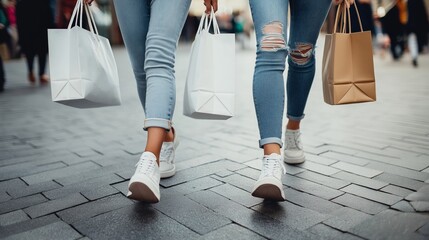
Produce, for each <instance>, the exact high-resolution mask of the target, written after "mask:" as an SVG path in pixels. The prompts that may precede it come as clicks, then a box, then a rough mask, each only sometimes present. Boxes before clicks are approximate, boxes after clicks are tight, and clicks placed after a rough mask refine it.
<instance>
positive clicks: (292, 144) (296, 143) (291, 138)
mask: <svg viewBox="0 0 429 240" xmlns="http://www.w3.org/2000/svg"><path fill="white" fill-rule="evenodd" d="M299 136H300V133H297V134H286V136H285V138H286V148H287V149H299V150H301V142H300V138H299Z"/></svg>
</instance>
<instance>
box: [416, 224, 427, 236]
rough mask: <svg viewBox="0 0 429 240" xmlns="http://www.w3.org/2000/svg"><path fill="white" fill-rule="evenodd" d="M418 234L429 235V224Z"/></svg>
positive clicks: (420, 229)
mask: <svg viewBox="0 0 429 240" xmlns="http://www.w3.org/2000/svg"><path fill="white" fill-rule="evenodd" d="M418 233H420V234H423V235H429V223H426V224H425V225H424V226H423V227H421V228H419V230H418Z"/></svg>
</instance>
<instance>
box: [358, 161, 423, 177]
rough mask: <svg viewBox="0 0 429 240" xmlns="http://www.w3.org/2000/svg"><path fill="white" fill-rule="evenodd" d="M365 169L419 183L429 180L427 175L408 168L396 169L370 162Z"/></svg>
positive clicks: (388, 165) (391, 166) (395, 167)
mask: <svg viewBox="0 0 429 240" xmlns="http://www.w3.org/2000/svg"><path fill="white" fill-rule="evenodd" d="M366 167H368V168H372V169H377V170H380V171H383V172H386V173H391V174H394V175H398V176H402V177H407V178H411V179H415V180H419V181H426V180H428V179H429V173H426V172H419V171H414V170H410V169H408V168H403V167H398V166H394V165H391V164H385V163H380V162H371V163H370V164H368V165H367V166H366Z"/></svg>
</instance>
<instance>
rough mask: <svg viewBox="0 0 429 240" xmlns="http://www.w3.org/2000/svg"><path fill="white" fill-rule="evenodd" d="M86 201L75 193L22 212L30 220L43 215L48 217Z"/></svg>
mask: <svg viewBox="0 0 429 240" xmlns="http://www.w3.org/2000/svg"><path fill="white" fill-rule="evenodd" d="M87 201H88V200H87V199H86V198H85V197H83V196H82V195H80V194H79V193H75V194H72V195H68V196H67V197H65V198H60V199H55V200H50V201H47V202H44V203H40V204H37V205H33V206H30V207H28V208H25V209H24V211H25V212H26V213H27V214H28V215H29V216H30V217H31V218H37V217H40V216H44V215H48V214H51V213H54V212H57V211H60V210H62V209H66V208H69V207H73V206H76V205H79V204H82V203H84V202H87Z"/></svg>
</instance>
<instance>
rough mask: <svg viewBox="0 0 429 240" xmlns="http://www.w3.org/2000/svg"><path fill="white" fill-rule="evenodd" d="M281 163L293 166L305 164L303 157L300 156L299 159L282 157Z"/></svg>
mask: <svg viewBox="0 0 429 240" xmlns="http://www.w3.org/2000/svg"><path fill="white" fill-rule="evenodd" d="M283 161H284V162H285V163H287V164H291V165H295V164H301V163H303V162H305V156H302V157H300V158H288V157H286V156H285V157H284V159H283Z"/></svg>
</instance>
